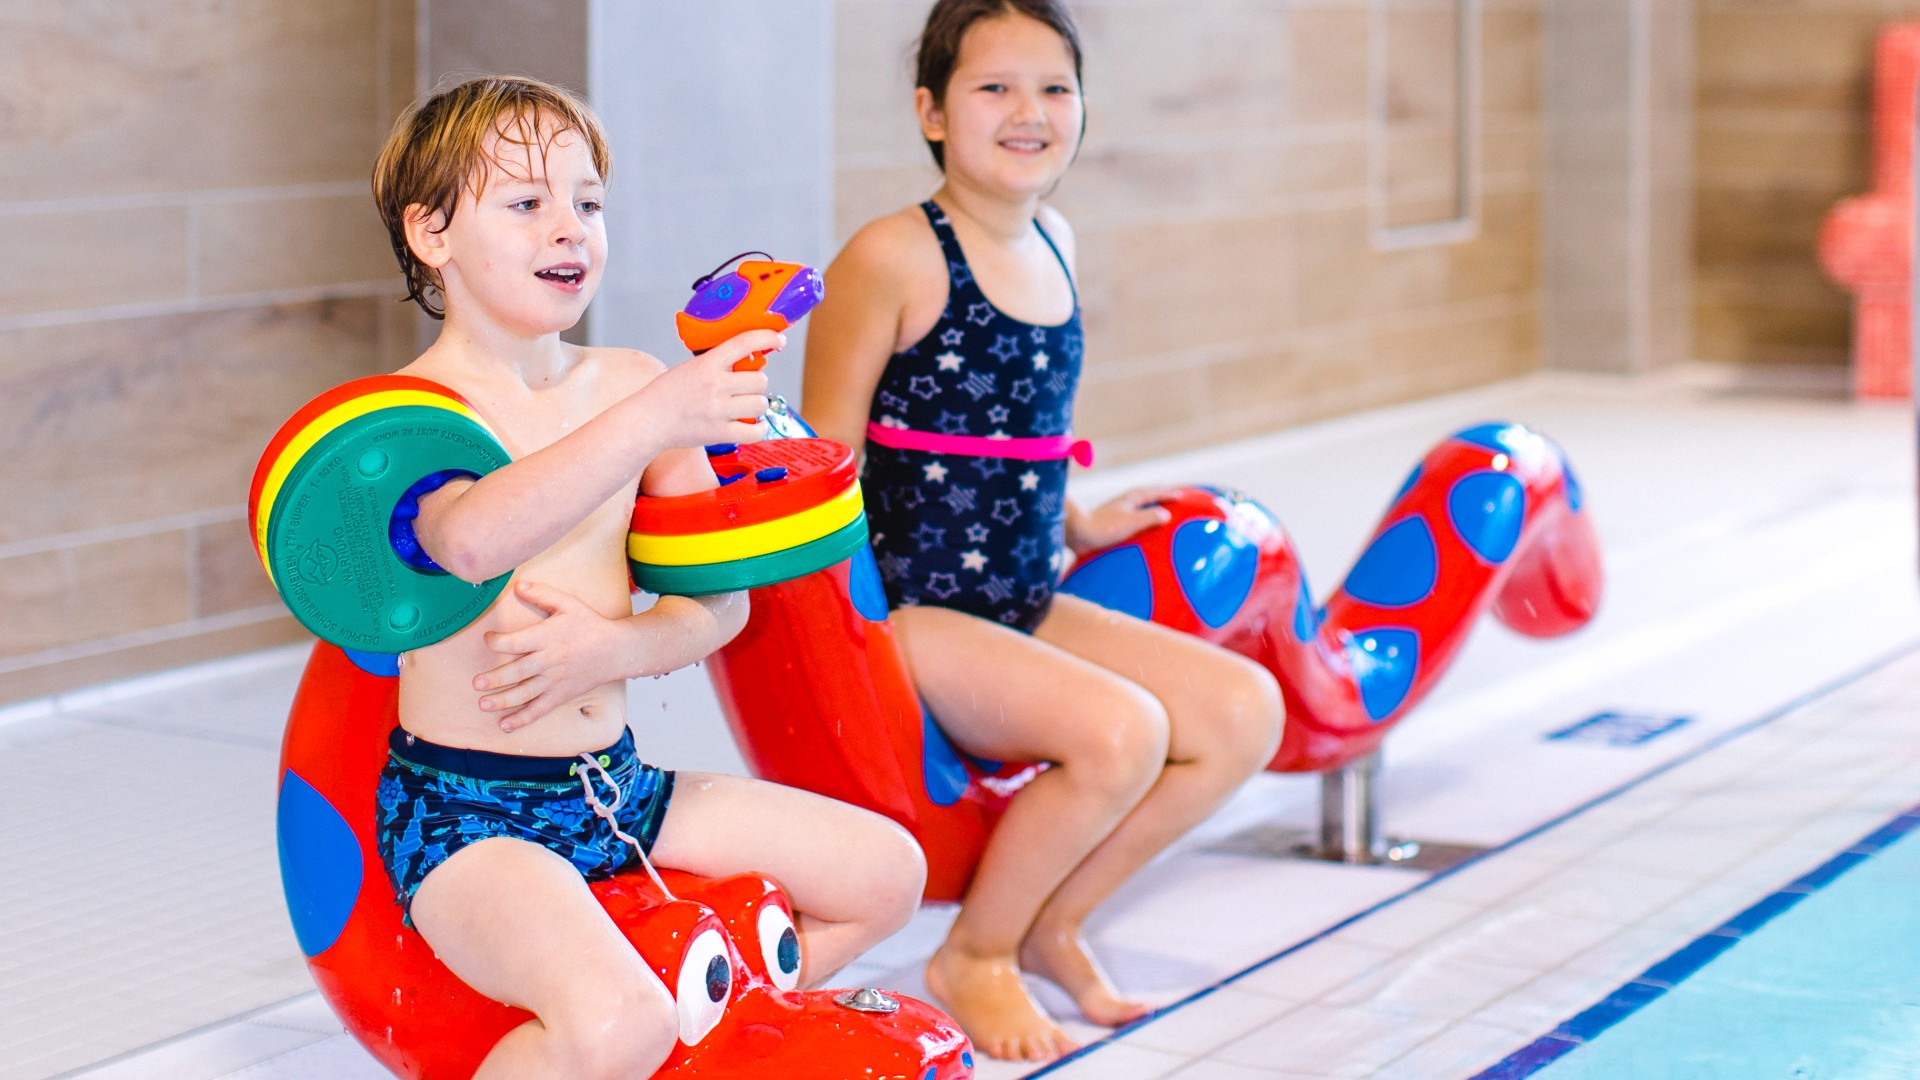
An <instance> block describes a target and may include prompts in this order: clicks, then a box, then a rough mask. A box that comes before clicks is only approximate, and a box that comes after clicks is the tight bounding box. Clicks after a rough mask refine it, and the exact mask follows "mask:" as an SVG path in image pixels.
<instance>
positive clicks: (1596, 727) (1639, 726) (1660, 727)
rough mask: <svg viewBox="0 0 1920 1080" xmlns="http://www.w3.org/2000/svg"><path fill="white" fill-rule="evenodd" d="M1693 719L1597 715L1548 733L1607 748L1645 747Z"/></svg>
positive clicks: (1611, 714) (1610, 713) (1548, 736)
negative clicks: (1598, 744)
mask: <svg viewBox="0 0 1920 1080" xmlns="http://www.w3.org/2000/svg"><path fill="white" fill-rule="evenodd" d="M1691 719H1692V717H1688V716H1650V715H1648V714H1646V713H1619V712H1603V713H1594V714H1593V715H1592V716H1589V717H1587V718H1586V719H1585V720H1582V721H1580V722H1579V723H1576V724H1570V725H1568V726H1567V727H1563V728H1561V729H1560V730H1559V731H1552V732H1548V733H1547V738H1548V739H1549V740H1564V741H1566V742H1583V743H1600V744H1601V745H1603V746H1641V745H1644V744H1646V743H1650V742H1652V741H1653V740H1655V739H1657V738H1659V737H1660V736H1662V735H1669V734H1672V733H1673V732H1675V731H1678V730H1679V729H1680V727H1681V726H1682V725H1684V724H1685V723H1686V722H1687V721H1688V720H1691Z"/></svg>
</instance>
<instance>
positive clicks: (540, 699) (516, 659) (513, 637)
mask: <svg viewBox="0 0 1920 1080" xmlns="http://www.w3.org/2000/svg"><path fill="white" fill-rule="evenodd" d="M514 595H515V596H516V597H518V598H519V599H520V600H521V601H523V602H524V603H526V604H528V605H530V606H532V607H535V608H538V609H539V610H541V611H542V612H545V615H544V617H543V618H542V619H541V620H540V621H539V622H537V623H534V624H533V625H532V626H529V627H526V628H525V629H522V630H515V631H513V632H512V633H501V632H499V631H493V632H490V633H488V634H487V635H486V641H487V647H488V648H490V649H492V650H493V651H495V652H498V653H505V654H508V655H509V656H511V657H512V659H510V660H508V661H507V662H506V663H504V664H501V665H500V666H499V667H497V668H494V669H493V670H492V671H489V672H486V673H484V674H482V675H479V676H477V677H475V679H474V680H473V688H474V689H475V690H478V691H480V692H481V696H480V708H481V710H482V711H483V712H491V713H502V714H503V715H502V716H501V717H500V730H501V731H516V730H518V729H520V728H523V727H526V726H527V725H528V724H531V723H533V722H534V721H535V720H538V719H540V718H541V717H543V716H545V715H546V714H548V713H550V712H552V711H553V710H554V709H557V708H559V707H560V706H561V705H564V704H566V703H567V702H569V701H572V700H573V699H575V698H577V697H579V696H580V695H582V694H584V693H586V692H587V691H589V690H591V689H593V688H594V687H596V686H600V685H602V684H604V683H609V682H613V681H615V680H617V679H621V678H624V677H625V672H624V671H623V670H622V669H621V662H622V657H623V656H624V650H625V649H626V647H627V646H628V645H629V644H630V642H629V641H628V635H627V634H626V633H625V632H624V631H623V630H622V629H621V620H618V619H609V618H607V617H606V616H604V615H602V614H600V613H599V612H597V611H595V610H593V609H592V608H590V607H588V606H587V605H586V604H585V603H584V602H582V601H581V600H580V598H579V597H576V596H573V595H572V594H570V593H567V592H563V591H561V590H560V589H556V588H554V587H553V586H551V585H542V584H539V583H536V582H532V581H520V582H515V583H514Z"/></svg>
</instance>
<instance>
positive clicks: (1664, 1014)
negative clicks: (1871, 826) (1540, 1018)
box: [1474, 805, 1920, 1080]
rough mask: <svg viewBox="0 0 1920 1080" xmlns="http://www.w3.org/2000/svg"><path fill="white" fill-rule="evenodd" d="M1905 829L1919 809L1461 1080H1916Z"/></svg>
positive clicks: (1916, 864)
mask: <svg viewBox="0 0 1920 1080" xmlns="http://www.w3.org/2000/svg"><path fill="white" fill-rule="evenodd" d="M1915 828H1920V805H1917V806H1914V807H1912V808H1910V809H1908V810H1907V811H1906V812H1905V813H1902V814H1900V815H1899V816H1897V817H1895V818H1893V819H1892V820H1891V821H1889V822H1887V823H1886V824H1885V825H1882V826H1881V827H1880V828H1878V829H1876V830H1874V831H1873V832H1872V833H1871V834H1869V835H1867V836H1866V837H1865V838H1863V839H1861V840H1860V841H1859V842H1858V843H1856V844H1853V845H1851V846H1850V847H1848V848H1847V849H1846V850H1844V851H1842V852H1840V853H1839V854H1837V855H1835V856H1834V857H1833V858H1831V859H1828V860H1827V861H1826V862H1824V863H1822V864H1821V865H1820V866H1818V867H1816V868H1814V869H1813V870H1811V871H1809V872H1808V873H1806V874H1804V875H1802V876H1801V877H1799V878H1797V879H1795V880H1794V881H1793V882H1791V883H1790V884H1788V885H1786V886H1785V887H1784V888H1782V889H1780V890H1779V891H1777V892H1775V893H1772V894H1771V895H1769V896H1767V897H1764V898H1763V899H1761V900H1760V901H1759V902H1758V903H1756V904H1754V905H1753V906H1751V907H1749V908H1747V909H1746V910H1745V911H1742V912H1741V913H1740V914H1738V915H1735V916H1734V917H1733V918H1731V919H1728V920H1727V921H1726V922H1724V923H1722V924H1721V925H1719V926H1718V927H1715V928H1714V929H1713V930H1712V931H1710V932H1708V933H1706V934H1703V935H1701V936H1700V937H1698V938H1695V939H1694V940H1693V941H1691V942H1688V943H1687V944H1686V945H1685V946H1682V947H1681V948H1680V949H1679V950H1677V951H1675V952H1674V953H1673V954H1672V955H1670V956H1668V957H1667V958H1666V959H1664V960H1661V961H1660V962H1659V963H1657V964H1654V965H1653V966H1652V967H1650V968H1648V969H1647V970H1646V971H1643V972H1641V973H1640V975H1639V976H1638V977H1637V978H1635V979H1633V980H1632V981H1630V982H1628V983H1627V984H1626V985H1624V986H1622V987H1620V988H1619V989H1618V990H1615V991H1614V992H1613V993H1612V994H1609V995H1608V996H1607V997H1606V998H1605V999H1604V1000H1602V1001H1600V1002H1599V1003H1597V1004H1595V1005H1594V1006H1593V1007H1591V1008H1589V1009H1587V1010H1586V1011H1585V1012H1582V1013H1580V1014H1579V1015H1578V1016H1575V1017H1573V1018H1571V1019H1569V1020H1567V1021H1566V1022H1564V1023H1562V1024H1561V1025H1560V1026H1559V1027H1557V1028H1555V1029H1553V1031H1551V1032H1549V1033H1548V1034H1546V1035H1543V1036H1541V1037H1540V1038H1539V1039H1536V1040H1535V1041H1533V1042H1532V1043H1530V1044H1528V1045H1527V1046H1524V1047H1522V1048H1521V1049H1519V1050H1517V1051H1515V1052H1514V1053H1512V1054H1510V1055H1508V1056H1507V1058H1506V1059H1505V1060H1503V1061H1501V1062H1500V1063H1499V1064H1497V1065H1495V1066H1493V1067H1492V1068H1490V1069H1487V1070H1485V1071H1484V1072H1481V1073H1480V1074H1479V1075H1478V1076H1476V1077H1474V1080H1521V1078H1524V1077H1532V1076H1539V1077H1542V1078H1543V1080H1573V1078H1575V1077H1578V1078H1579V1080H1615V1078H1623V1080H1624V1078H1627V1077H1635V1078H1638V1077H1645V1076H1685V1077H1688V1078H1689V1080H1723V1078H1724V1080H1746V1078H1749V1077H1771V1076H1778V1077H1808V1078H1815V1077H1842V1076H1846V1077H1854V1076H1860V1077H1867V1076H1872V1077H1882V1076H1884V1077H1910V1076H1920V965H1916V964H1915V963H1914V962H1913V959H1912V958H1913V956H1914V953H1915V947H1916V946H1920V903H1915V902H1913V899H1912V898H1913V897H1914V895H1915V886H1916V885H1920V843H1908V844H1904V845H1901V846H1899V847H1895V846H1894V845H1895V844H1896V843H1897V842H1898V841H1900V840H1901V839H1903V838H1904V837H1906V836H1907V834H1908V833H1910V832H1912V831H1913V830H1914V829H1915ZM1854 871H1857V872H1854ZM1843 875H1844V876H1843ZM1735 946H1738V948H1735ZM1603 1034H1604V1035H1606V1036H1607V1037H1606V1038H1605V1039H1600V1038H1599V1037H1600V1036H1601V1035H1603ZM1595 1040H1599V1041H1595Z"/></svg>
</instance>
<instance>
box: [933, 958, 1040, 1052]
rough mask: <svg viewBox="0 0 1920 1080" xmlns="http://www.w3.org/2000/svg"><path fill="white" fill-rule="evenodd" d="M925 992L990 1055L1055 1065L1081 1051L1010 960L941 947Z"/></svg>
mask: <svg viewBox="0 0 1920 1080" xmlns="http://www.w3.org/2000/svg"><path fill="white" fill-rule="evenodd" d="M927 989H928V990H929V991H931V992H932V994H933V996H934V998H935V999H936V1000H937V1001H939V1003H940V1004H941V1006H942V1007H944V1008H945V1009H946V1010H947V1012H949V1013H951V1014H952V1015H953V1018H954V1020H955V1021H956V1022H957V1023H959V1025H960V1028H961V1030H963V1031H965V1032H966V1033H967V1037H968V1038H970V1039H972V1040H973V1045H974V1048H975V1049H977V1050H979V1051H981V1052H982V1053H985V1054H986V1055H988V1056H989V1057H996V1058H1002V1059H1005V1060H1010V1061H1052V1060H1053V1059H1055V1058H1057V1057H1060V1056H1061V1055H1063V1054H1068V1053H1072V1052H1073V1051H1074V1050H1075V1049H1077V1047H1076V1046H1075V1044H1074V1042H1073V1040H1072V1039H1069V1038H1068V1037H1067V1033H1066V1032H1064V1031H1062V1030H1060V1027H1059V1025H1057V1024H1055V1023H1054V1022H1053V1021H1052V1020H1049V1019H1047V1014H1046V1013H1043V1012H1041V1011H1040V1006H1039V1005H1038V1004H1036V1003H1035V1002H1034V1000H1033V997H1032V996H1031V995H1030V994H1028V993H1027V988H1026V985H1025V984H1023V983H1022V982H1021V981H1020V967H1019V965H1018V964H1016V963H1015V962H1014V959H1013V957H1011V956H975V955H972V954H970V953H967V952H964V951H962V950H960V949H957V948H955V947H954V946H953V945H952V944H951V943H949V944H946V945H942V946H941V947H940V950H939V951H938V952H936V953H934V954H933V958H932V959H931V960H928V961H927Z"/></svg>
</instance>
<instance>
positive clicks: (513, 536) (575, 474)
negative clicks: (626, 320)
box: [415, 330, 785, 582]
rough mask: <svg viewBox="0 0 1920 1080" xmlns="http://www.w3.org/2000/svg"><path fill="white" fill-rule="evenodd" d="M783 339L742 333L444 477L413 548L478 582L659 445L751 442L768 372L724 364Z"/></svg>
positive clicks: (541, 547)
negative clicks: (507, 452)
mask: <svg viewBox="0 0 1920 1080" xmlns="http://www.w3.org/2000/svg"><path fill="white" fill-rule="evenodd" d="M784 342H785V338H784V337H782V336H781V335H779V334H775V333H773V332H772V331H767V330H755V331H751V332H748V333H745V334H741V335H739V336H738V337H735V338H733V339H732V340H730V341H728V342H726V343H725V344H723V345H720V346H718V347H717V348H714V349H712V350H710V351H708V352H706V353H703V354H701V355H700V356H696V357H693V358H692V359H689V360H686V361H684V362H682V363H681V364H680V365H679V366H677V367H674V368H672V369H669V370H666V371H664V372H662V373H661V374H659V375H658V376H656V377H654V378H653V379H652V380H651V381H649V382H648V383H647V384H646V385H645V386H644V387H642V388H640V389H639V390H637V391H635V392H634V393H632V394H629V395H627V396H626V397H624V398H622V399H620V400H619V401H617V402H615V403H614V404H613V405H612V406H611V407H609V408H608V409H606V410H605V411H603V412H601V413H600V414H599V415H598V416H595V417H594V418H593V419H591V420H589V421H587V422H586V423H585V424H582V425H581V426H580V427H579V428H577V429H575V430H574V431H571V432H569V433H567V434H566V435H564V436H562V437H561V438H559V439H557V440H555V441H554V442H553V443H552V444H550V445H548V446H545V447H542V448H541V449H539V450H536V451H534V452H533V453H531V454H528V455H527V456H526V457H524V458H521V459H519V460H517V461H514V462H512V463H511V464H509V465H507V466H506V467H505V468H502V469H499V470H496V471H495V472H492V473H489V474H488V475H486V476H484V477H481V478H480V479H479V480H476V481H454V482H452V483H449V484H447V485H446V486H445V487H443V488H441V489H440V490H439V491H436V492H434V493H433V494H431V495H429V496H427V497H426V498H424V499H422V500H421V501H420V518H419V520H418V522H417V523H416V525H415V528H416V529H417V531H418V535H419V537H420V546H421V548H422V549H423V550H424V551H425V552H426V553H427V554H428V555H429V556H430V557H431V558H432V559H433V561H434V562H436V563H438V564H439V565H440V566H441V568H442V569H444V570H446V571H447V572H448V573H449V574H452V575H453V576H455V577H457V578H460V579H461V580H463V581H472V582H480V581H486V580H488V579H489V578H493V577H497V576H499V575H501V574H503V573H506V572H507V571H509V570H512V569H514V568H515V567H517V566H519V565H520V564H521V563H524V562H526V561H527V560H528V559H531V558H532V557H534V556H535V555H538V554H539V553H541V552H542V551H545V550H546V549H547V548H549V547H551V546H552V545H553V544H554V542H555V541H557V540H559V539H560V538H561V537H563V536H565V535H566V534H567V533H568V532H571V531H572V530H573V528H574V527H575V526H577V525H579V524H580V523H581V522H582V521H585V520H586V518H587V515H589V514H591V513H592V512H593V511H594V510H595V509H597V508H598V507H600V506H601V505H603V504H605V503H606V501H607V500H608V499H610V498H612V497H613V496H614V495H615V494H617V493H618V492H619V491H621V490H622V489H623V488H625V487H627V485H629V484H631V483H633V477H634V475H635V474H636V473H638V472H640V471H641V469H642V468H643V467H644V466H645V465H646V463H647V462H649V461H651V460H652V459H654V458H656V457H658V456H660V455H661V454H662V453H663V452H665V451H667V450H668V449H670V448H672V447H694V446H701V445H704V444H706V443H715V442H753V441H754V440H755V439H757V438H758V437H759V434H758V429H757V428H756V427H755V425H754V424H753V422H752V421H753V420H754V419H755V418H756V417H758V416H759V415H760V414H761V413H763V412H765V411H766V407H767V398H766V392H767V378H766V375H765V374H764V373H762V372H758V371H734V370H733V364H734V361H736V360H739V359H741V358H742V357H745V356H746V355H748V354H749V353H752V352H755V351H758V350H760V349H778V348H779V347H780V346H781V345H782V344H783V343H784ZM654 363H658V361H654Z"/></svg>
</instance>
